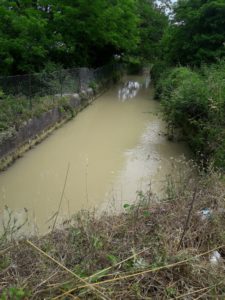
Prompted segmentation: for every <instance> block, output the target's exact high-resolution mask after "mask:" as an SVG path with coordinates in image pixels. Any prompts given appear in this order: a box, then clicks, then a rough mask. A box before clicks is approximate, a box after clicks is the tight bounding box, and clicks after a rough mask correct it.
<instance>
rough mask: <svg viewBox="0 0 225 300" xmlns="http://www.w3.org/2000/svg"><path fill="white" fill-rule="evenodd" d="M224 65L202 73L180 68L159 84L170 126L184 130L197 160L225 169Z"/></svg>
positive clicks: (209, 67) (159, 92) (204, 69)
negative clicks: (199, 158) (212, 163)
mask: <svg viewBox="0 0 225 300" xmlns="http://www.w3.org/2000/svg"><path fill="white" fill-rule="evenodd" d="M224 70H225V62H224V61H222V62H218V63H217V64H215V65H211V66H203V67H202V68H201V69H200V70H199V71H192V70H191V69H189V68H186V67H177V68H174V69H172V70H170V71H169V72H165V73H164V75H163V76H162V77H161V79H160V80H159V82H158V84H157V89H156V93H157V95H158V96H160V99H161V104H162V108H163V114H164V116H165V119H166V121H167V122H168V127H169V128H173V130H172V132H174V129H176V128H179V129H181V131H182V133H183V136H184V138H185V140H186V141H187V142H188V144H189V145H190V147H191V149H192V150H193V152H194V153H195V154H196V155H197V157H201V159H202V157H203V158H204V160H205V161H208V160H210V161H211V160H213V162H214V165H215V166H217V167H219V168H220V169H223V170H225V142H224V140H225V72H224Z"/></svg>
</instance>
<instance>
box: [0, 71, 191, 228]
mask: <svg viewBox="0 0 225 300" xmlns="http://www.w3.org/2000/svg"><path fill="white" fill-rule="evenodd" d="M148 84H149V78H143V77H129V78H126V79H124V82H123V83H121V84H120V85H118V86H114V87H113V88H111V89H110V90H109V91H108V92H106V93H105V94H104V95H102V96H101V97H100V98H98V99H97V100H96V101H95V102H94V103H93V104H92V105H90V106H89V107H87V108H86V109H85V110H84V111H82V112H81V113H79V115H78V116H77V117H76V118H75V119H74V120H72V121H70V122H69V123H67V124H66V125H64V126H63V127H62V128H60V129H58V130H57V131H55V132H54V133H53V134H52V135H51V136H50V137H48V138H47V139H46V140H45V141H44V142H42V143H41V144H39V145H38V146H36V147H35V148H34V149H32V150H31V151H29V152H27V153H25V154H24V156H23V157H22V158H21V159H19V160H17V161H16V162H15V163H14V164H13V165H12V166H11V167H10V168H9V169H8V170H7V171H5V172H2V173H1V174H0V216H1V224H2V222H3V221H4V225H5V226H7V221H8V219H9V215H10V214H11V212H12V215H11V225H10V226H13V222H14V221H15V224H16V226H18V225H19V224H21V223H23V220H25V219H26V217H27V216H28V219H29V220H28V223H27V224H26V226H24V227H26V232H27V231H29V232H33V231H34V230H37V231H38V232H39V233H45V232H46V231H47V230H48V229H49V228H51V226H52V224H53V222H54V219H55V217H54V216H55V213H56V212H57V210H58V207H59V203H60V198H61V195H62V190H63V187H64V183H65V178H66V173H67V170H68V166H69V172H68V178H67V181H66V186H65V191H64V195H63V198H62V204H61V207H60V211H59V216H58V219H57V223H60V222H62V220H64V219H66V218H69V217H71V216H72V215H73V214H74V213H76V212H77V211H79V210H81V209H90V208H94V207H95V208H96V209H97V210H101V209H103V208H104V209H105V208H107V207H109V206H110V207H111V206H112V205H114V206H115V208H116V209H119V208H121V207H122V205H123V204H124V203H130V202H133V201H135V199H136V198H137V191H140V190H142V191H146V190H147V189H148V188H149V184H150V183H151V187H152V190H153V191H155V192H160V190H161V188H162V181H163V180H164V179H165V175H166V174H168V173H170V172H171V157H174V158H178V157H180V156H183V155H188V150H187V148H186V146H185V145H183V144H181V143H173V142H169V141H168V140H167V138H166V137H165V132H166V130H165V124H164V122H163V121H162V119H161V118H160V115H159V114H158V112H159V103H158V102H157V101H154V100H153V89H152V87H151V85H150V87H148ZM109 203H110V204H109ZM112 203H113V204H112ZM6 207H7V209H6ZM1 226H2V225H1ZM16 226H15V227H16Z"/></svg>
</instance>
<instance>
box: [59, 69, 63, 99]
mask: <svg viewBox="0 0 225 300" xmlns="http://www.w3.org/2000/svg"><path fill="white" fill-rule="evenodd" d="M59 82H60V95H61V97H62V95H63V85H62V69H60V70H59Z"/></svg>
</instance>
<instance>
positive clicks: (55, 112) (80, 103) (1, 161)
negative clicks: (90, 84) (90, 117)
mask: <svg viewBox="0 0 225 300" xmlns="http://www.w3.org/2000/svg"><path fill="white" fill-rule="evenodd" d="M66 96H67V97H70V99H69V104H70V107H71V108H72V109H73V110H74V113H77V112H78V111H80V110H82V109H83V108H84V107H86V106H87V105H89V104H90V103H91V102H92V101H93V100H94V98H96V97H97V95H94V91H93V89H91V88H88V89H86V90H83V91H81V92H80V94H71V95H66ZM69 119H71V111H70V112H66V111H65V110H62V109H60V108H59V107H55V108H53V109H52V110H50V111H47V112H44V113H43V114H42V115H41V116H40V117H34V118H32V119H30V120H28V121H27V122H25V123H24V124H23V125H22V126H21V127H20V128H19V129H18V130H17V131H15V132H14V133H13V134H12V135H10V136H9V137H7V138H4V139H3V140H2V141H1V142H0V171H2V170H4V169H5V168H6V167H7V166H9V165H10V164H11V163H12V162H13V161H14V160H16V159H17V158H18V157H20V156H21V155H22V154H23V153H24V152H25V151H27V150H29V149H30V148H31V147H33V146H34V145H35V144H38V143H40V142H41V141H42V140H43V139H44V138H45V137H46V136H47V135H49V134H50V133H51V132H52V131H53V130H55V129H56V128H58V127H59V126H61V125H62V124H63V123H65V122H66V121H68V120H69Z"/></svg>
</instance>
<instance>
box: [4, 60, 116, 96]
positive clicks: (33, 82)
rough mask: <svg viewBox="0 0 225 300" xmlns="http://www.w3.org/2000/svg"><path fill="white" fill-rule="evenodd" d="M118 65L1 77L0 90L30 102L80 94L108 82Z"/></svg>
mask: <svg viewBox="0 0 225 300" xmlns="http://www.w3.org/2000/svg"><path fill="white" fill-rule="evenodd" d="M115 68H118V66H116V65H113V64H111V65H106V66H103V67H100V68H97V69H89V68H74V69H61V70H58V71H55V72H52V73H47V72H42V73H38V74H28V75H17V76H7V77H5V76H4V77H3V76H0V89H1V90H2V91H3V93H4V94H5V95H10V96H13V97H14V98H26V99H28V100H30V101H32V99H33V100H34V101H35V98H38V97H45V96H48V97H51V98H52V99H54V98H56V97H60V96H61V97H62V96H64V95H68V94H74V93H79V92H80V91H81V90H83V89H86V88H88V87H92V85H95V84H101V83H104V82H105V81H107V80H108V79H109V78H110V77H111V76H112V74H113V70H114V69H115Z"/></svg>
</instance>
